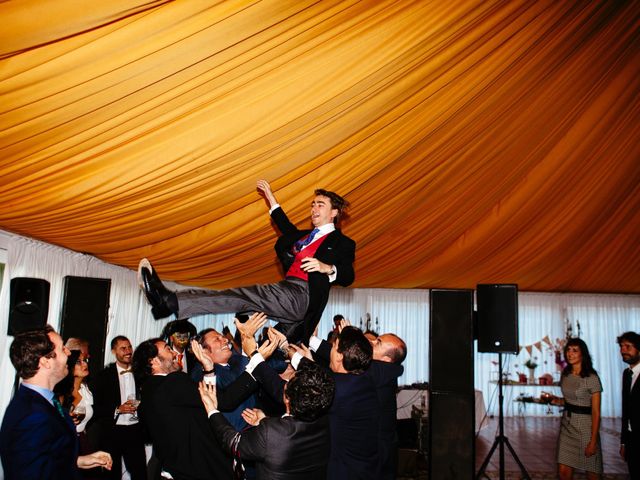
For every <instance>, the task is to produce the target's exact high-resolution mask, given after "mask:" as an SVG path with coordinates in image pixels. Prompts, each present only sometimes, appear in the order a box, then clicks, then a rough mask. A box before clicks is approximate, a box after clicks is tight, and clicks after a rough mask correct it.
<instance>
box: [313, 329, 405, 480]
mask: <svg viewBox="0 0 640 480" xmlns="http://www.w3.org/2000/svg"><path fill="white" fill-rule="evenodd" d="M330 352H331V345H330V344H329V342H327V341H325V340H323V341H322V342H321V344H320V347H319V348H318V351H317V352H316V355H317V357H318V358H320V359H324V360H327V361H328V360H329V355H330ZM403 371H404V367H403V366H402V365H398V364H395V363H388V362H381V361H378V360H373V361H372V362H371V366H370V367H369V368H368V369H367V371H366V372H365V373H364V375H365V376H367V377H369V378H370V379H371V381H372V382H373V384H374V385H375V388H376V394H377V397H378V405H379V411H378V415H379V425H378V426H379V429H378V459H379V468H380V473H379V477H378V478H380V479H394V478H396V470H397V466H396V461H395V458H396V456H395V450H396V448H397V444H398V433H397V425H396V415H397V410H398V407H397V401H396V393H397V391H398V377H399V376H400V375H402V372H403Z"/></svg>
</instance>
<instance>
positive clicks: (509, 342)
mask: <svg viewBox="0 0 640 480" xmlns="http://www.w3.org/2000/svg"><path fill="white" fill-rule="evenodd" d="M476 301H477V305H478V315H477V318H478V323H477V327H476V328H477V336H478V351H479V352H491V353H513V354H517V353H518V286H517V285H513V284H480V285H478V286H477V289H476Z"/></svg>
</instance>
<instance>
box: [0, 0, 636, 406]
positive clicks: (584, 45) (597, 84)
mask: <svg viewBox="0 0 640 480" xmlns="http://www.w3.org/2000/svg"><path fill="white" fill-rule="evenodd" d="M0 16H1V17H2V18H3V29H1V30H0V95H1V98H2V102H0V178H1V179H2V180H1V182H2V195H0V228H1V229H3V230H4V231H5V232H7V233H6V234H4V235H3V236H2V239H3V240H2V241H3V242H4V244H5V247H6V248H5V249H6V255H7V259H6V269H5V271H4V279H3V285H4V287H5V288H2V291H1V293H0V314H1V316H0V331H1V333H2V335H3V336H2V338H0V350H1V351H3V352H7V351H8V348H7V347H8V345H9V342H10V338H9V337H6V336H4V332H5V331H6V323H7V317H8V288H6V286H7V285H8V280H9V278H12V277H16V276H40V277H42V278H47V279H49V280H50V281H51V283H52V290H51V308H50V316H49V321H50V322H51V323H52V324H53V325H54V326H56V325H57V322H58V316H59V310H60V300H61V295H62V277H63V276H64V275H80V276H92V277H108V278H111V279H112V282H113V286H112V293H111V308H110V311H109V321H110V323H109V333H110V334H112V335H115V334H116V333H122V334H125V335H128V336H130V338H131V339H132V340H133V341H134V343H135V341H140V340H143V339H144V338H147V336H150V335H155V334H157V331H158V329H159V324H158V323H157V322H154V321H153V320H152V319H151V318H150V314H149V312H148V308H147V306H146V305H145V303H144V299H143V297H142V295H141V294H140V292H139V291H138V290H137V286H136V283H135V275H134V273H133V271H132V269H133V268H134V267H135V266H136V265H137V262H138V260H139V259H140V258H141V257H144V256H146V257H149V258H150V259H151V260H152V261H153V263H154V265H155V266H156V268H157V270H158V271H159V272H160V274H161V275H162V277H163V278H165V279H168V280H171V281H174V282H177V283H176V286H178V285H198V286H202V287H210V288H222V287H230V286H238V285H244V284H253V283H259V282H271V281H275V280H277V279H279V278H280V276H281V272H279V271H278V269H277V266H276V261H275V255H274V252H273V250H272V243H273V241H274V240H275V238H276V235H277V232H276V231H275V230H274V228H273V227H272V225H270V223H269V221H268V217H267V214H266V207H265V203H264V201H263V200H262V199H261V198H260V196H259V195H258V194H257V192H256V189H255V182H256V180H257V179H259V178H266V179H268V180H269V181H270V182H271V184H272V186H273V188H274V190H275V192H276V195H277V197H278V199H279V201H280V202H281V203H282V204H283V206H284V207H285V209H286V210H287V212H288V213H289V214H290V217H291V218H292V219H293V220H294V221H295V222H296V223H299V224H304V223H305V222H307V219H308V205H309V202H310V199H311V193H312V191H313V189H314V188H318V187H324V188H328V189H331V190H334V191H336V192H339V193H341V194H342V195H344V196H345V197H346V198H347V199H348V200H349V201H350V202H351V208H350V216H349V218H348V219H347V220H346V221H345V222H344V223H343V225H342V227H343V230H344V231H345V233H346V234H348V235H349V236H350V237H352V238H354V239H355V240H356V241H357V244H358V249H357V259H356V264H355V268H356V281H355V283H354V285H353V288H350V289H345V290H338V289H334V292H333V294H332V298H331V301H330V304H329V306H328V308H327V310H326V312H325V316H324V317H323V320H322V322H323V323H322V324H321V326H324V327H327V325H328V324H327V323H326V322H327V318H328V315H333V313H345V314H347V315H348V316H350V318H351V319H352V320H354V321H355V322H356V323H357V322H358V320H359V319H360V318H363V317H364V316H365V315H366V314H367V313H369V314H370V315H371V316H372V318H374V319H375V318H378V319H379V322H380V329H381V330H394V331H397V332H398V333H400V334H401V335H404V336H405V338H410V351H411V352H412V355H411V357H410V359H409V360H408V363H407V373H406V374H405V378H404V380H405V381H406V382H407V383H412V382H413V381H421V380H425V379H426V378H425V377H427V372H428V364H427V363H426V360H425V359H426V358H427V356H426V349H427V346H426V345H424V344H425V343H426V339H427V338H428V290H427V289H428V288H434V287H438V288H474V287H475V285H476V284H477V283H517V284H518V285H519V287H520V291H521V292H523V293H521V295H520V318H521V326H520V327H521V335H520V342H521V343H522V344H523V345H524V346H532V351H533V352H534V354H537V355H539V356H540V358H541V361H542V357H543V355H547V354H548V352H546V351H545V350H544V348H545V347H544V346H545V345H547V343H546V342H544V341H543V342H542V343H541V344H540V346H541V347H542V349H540V348H539V347H538V346H537V343H538V342H540V341H542V340H543V339H544V338H545V337H546V336H548V337H549V339H550V341H551V342H553V341H555V339H556V338H561V337H563V335H564V333H565V328H566V326H567V325H568V324H571V325H573V326H574V327H576V326H577V323H578V322H579V323H580V324H581V326H582V330H583V335H584V338H585V339H586V340H587V341H588V342H591V343H592V344H593V348H594V352H593V353H594V356H596V358H598V359H600V360H599V361H600V362H601V363H598V362H596V363H597V365H598V364H600V365H602V367H601V370H602V369H603V368H605V371H604V372H602V373H605V374H606V375H603V378H605V379H606V380H605V381H606V382H610V383H605V389H606V391H609V392H615V391H618V390H619V383H620V380H619V378H618V377H619V371H620V369H621V363H620V361H619V358H618V356H617V352H616V345H615V334H616V333H618V332H620V331H623V330H624V329H627V330H628V329H635V330H638V329H640V313H639V312H640V301H639V297H638V294H639V293H640V273H639V272H640V249H639V248H638V238H640V161H639V159H640V142H639V141H638V140H639V138H640V100H639V98H640V49H639V48H638V45H640V43H639V38H638V37H639V34H640V29H639V26H640V4H639V3H638V2H609V1H596V2H582V1H578V0H575V1H564V2H553V1H538V2H526V1H513V2H501V1H479V0H474V1H472V0H466V1H459V2H436V1H409V0H395V1H390V0H386V1H385V0H376V1H367V0H363V1H355V0H354V1H338V0H326V1H315V0H296V1H286V0H279V1H257V0H229V1H226V2H210V1H200V0H191V1H188V2H184V1H168V0H155V1H154V0H151V1H145V2H140V1H138V2H136V1H131V0H127V1H124V0H110V1H107V2H97V3H95V2H94V3H92V4H91V5H90V6H89V4H87V5H86V6H85V5H84V4H79V3H78V2H76V1H74V0H55V1H53V0H39V1H22V2H3V3H0ZM79 252H81V253H79ZM524 292H538V293H524ZM603 294H607V295H603ZM209 320H210V319H209ZM205 321H208V320H198V322H205ZM215 321H216V322H228V321H229V318H228V317H223V318H219V319H216V320H215ZM605 326H606V329H607V332H608V334H610V335H609V336H608V337H607V338H604V337H603V336H602V332H603V329H604V328H605ZM519 357H520V356H518V357H514V358H515V359H516V360H515V361H513V360H512V366H511V367H510V369H511V370H512V371H515V369H516V368H517V367H515V366H513V365H515V363H516V362H519V360H517V359H518V358H519ZM477 364H478V365H479V366H480V365H481V367H479V368H478V369H477V372H476V385H477V386H478V385H481V388H483V389H484V390H485V398H487V399H488V398H489V397H490V383H489V381H490V378H491V375H492V373H491V372H492V366H491V365H492V364H491V361H490V360H488V359H487V357H486V356H483V355H481V354H479V356H478V357H477ZM605 364H606V367H604V365H605ZM12 376H13V370H12V368H11V366H10V364H9V360H8V358H7V355H6V354H4V355H3V356H2V359H0V382H1V383H2V384H3V385H7V384H9V383H11V379H12ZM616 382H617V383H616ZM9 394H10V392H9V391H8V389H6V388H3V389H2V392H1V393H0V405H1V406H3V407H4V405H6V402H8V398H9ZM603 402H604V403H603V413H604V414H605V415H617V414H619V410H618V409H619V406H618V405H617V403H616V401H615V398H614V397H613V395H611V398H610V399H609V400H606V399H605V400H603ZM607 402H608V403H607Z"/></svg>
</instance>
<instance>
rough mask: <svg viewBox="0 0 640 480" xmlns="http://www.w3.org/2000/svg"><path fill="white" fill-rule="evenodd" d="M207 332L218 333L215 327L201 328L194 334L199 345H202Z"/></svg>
mask: <svg viewBox="0 0 640 480" xmlns="http://www.w3.org/2000/svg"><path fill="white" fill-rule="evenodd" d="M209 332H216V333H218V331H217V330H216V329H215V328H205V329H203V330H200V331H199V332H198V335H196V337H195V340H196V341H197V342H198V343H199V344H200V346H201V347H204V337H205V335H206V334H207V333H209Z"/></svg>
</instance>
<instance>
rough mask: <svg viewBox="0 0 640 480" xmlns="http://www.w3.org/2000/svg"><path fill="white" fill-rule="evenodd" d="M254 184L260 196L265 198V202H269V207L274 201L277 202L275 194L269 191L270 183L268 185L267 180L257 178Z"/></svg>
mask: <svg viewBox="0 0 640 480" xmlns="http://www.w3.org/2000/svg"><path fill="white" fill-rule="evenodd" d="M256 186H257V187H258V190H259V191H260V193H261V194H262V196H264V198H266V199H267V202H269V208H272V207H273V206H274V205H275V204H276V203H278V201H277V200H276V197H275V195H274V194H273V192H272V191H271V185H269V182H267V181H266V180H258V182H257V183H256Z"/></svg>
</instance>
